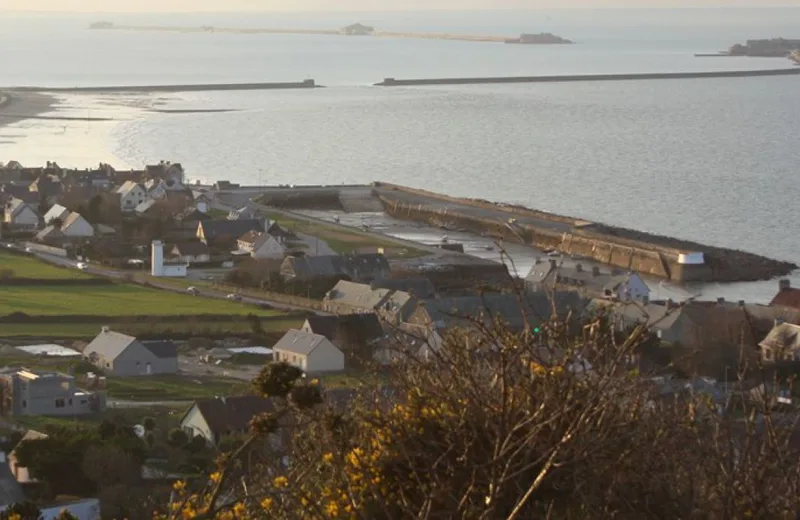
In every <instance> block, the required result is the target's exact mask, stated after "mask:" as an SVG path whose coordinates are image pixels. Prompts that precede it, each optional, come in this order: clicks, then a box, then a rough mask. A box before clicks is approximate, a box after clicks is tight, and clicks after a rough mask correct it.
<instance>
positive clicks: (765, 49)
mask: <svg viewBox="0 0 800 520" xmlns="http://www.w3.org/2000/svg"><path fill="white" fill-rule="evenodd" d="M794 51H800V40H787V39H786V38H772V39H769V40H747V43H745V44H741V43H737V44H736V45H732V46H731V48H730V49H728V52H727V54H728V55H729V56H754V57H761V58H786V57H789V56H790V55H791V54H792V52H794Z"/></svg>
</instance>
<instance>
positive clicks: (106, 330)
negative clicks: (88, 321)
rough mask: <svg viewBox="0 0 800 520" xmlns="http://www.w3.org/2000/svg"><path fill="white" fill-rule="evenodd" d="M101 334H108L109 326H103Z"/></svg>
mask: <svg viewBox="0 0 800 520" xmlns="http://www.w3.org/2000/svg"><path fill="white" fill-rule="evenodd" d="M100 332H102V333H103V334H107V333H108V326H107V325H103V326H102V327H100Z"/></svg>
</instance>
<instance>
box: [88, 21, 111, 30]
mask: <svg viewBox="0 0 800 520" xmlns="http://www.w3.org/2000/svg"><path fill="white" fill-rule="evenodd" d="M113 28H114V24H113V23H111V22H94V23H93V24H91V25H89V29H113Z"/></svg>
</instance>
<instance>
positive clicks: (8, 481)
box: [0, 460, 25, 506]
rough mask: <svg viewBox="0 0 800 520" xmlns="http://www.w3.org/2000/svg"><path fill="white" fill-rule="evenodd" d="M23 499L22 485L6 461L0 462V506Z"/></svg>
mask: <svg viewBox="0 0 800 520" xmlns="http://www.w3.org/2000/svg"><path fill="white" fill-rule="evenodd" d="M24 500H25V494H24V493H23V492H22V487H21V486H20V485H19V482H17V479H16V478H14V474H13V473H11V468H10V467H9V465H8V462H7V461H5V460H4V461H3V462H0V506H10V505H12V504H16V503H18V502H23V501H24Z"/></svg>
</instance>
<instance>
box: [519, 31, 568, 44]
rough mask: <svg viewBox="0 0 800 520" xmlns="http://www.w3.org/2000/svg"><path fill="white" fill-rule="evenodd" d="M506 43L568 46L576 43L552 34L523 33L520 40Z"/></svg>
mask: <svg viewBox="0 0 800 520" xmlns="http://www.w3.org/2000/svg"><path fill="white" fill-rule="evenodd" d="M505 43H518V44H522V45H566V44H571V43H574V42H572V41H571V40H567V39H566V38H562V37H561V36H556V35H555V34H551V33H539V34H528V33H523V34H521V35H520V36H519V38H512V39H509V40H506V41H505Z"/></svg>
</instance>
